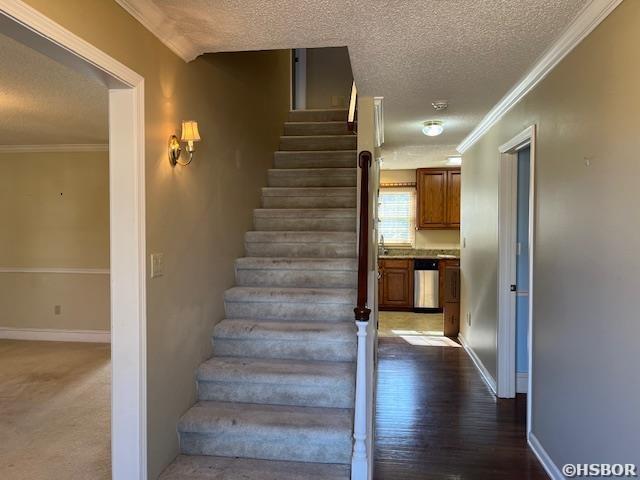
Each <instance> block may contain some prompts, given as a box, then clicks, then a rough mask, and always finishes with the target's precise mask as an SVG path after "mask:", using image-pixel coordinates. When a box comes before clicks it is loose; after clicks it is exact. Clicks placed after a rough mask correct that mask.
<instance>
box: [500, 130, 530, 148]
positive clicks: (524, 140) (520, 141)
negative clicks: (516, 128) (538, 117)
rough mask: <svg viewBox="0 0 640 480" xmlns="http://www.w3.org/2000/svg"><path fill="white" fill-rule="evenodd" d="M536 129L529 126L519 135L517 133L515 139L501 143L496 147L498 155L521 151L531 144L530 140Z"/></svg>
mask: <svg viewBox="0 0 640 480" xmlns="http://www.w3.org/2000/svg"><path fill="white" fill-rule="evenodd" d="M535 131H536V127H535V125H530V126H528V127H527V128H525V129H524V130H522V131H521V132H520V133H518V134H517V135H516V136H515V137H513V138H512V139H511V140H509V141H508V142H506V143H503V144H502V145H500V146H499V147H498V152H500V153H508V152H513V151H517V150H521V149H523V148H524V147H526V146H527V145H529V144H530V143H531V139H532V138H533V136H534V135H535Z"/></svg>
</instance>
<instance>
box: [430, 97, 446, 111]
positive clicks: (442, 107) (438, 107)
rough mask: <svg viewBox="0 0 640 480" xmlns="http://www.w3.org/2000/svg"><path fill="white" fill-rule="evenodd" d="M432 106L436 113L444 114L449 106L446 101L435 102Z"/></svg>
mask: <svg viewBox="0 0 640 480" xmlns="http://www.w3.org/2000/svg"><path fill="white" fill-rule="evenodd" d="M431 105H432V106H433V109H434V110H435V111H436V112H442V111H443V110H446V109H447V107H448V106H449V104H448V103H447V101H446V100H437V101H435V102H432V103H431Z"/></svg>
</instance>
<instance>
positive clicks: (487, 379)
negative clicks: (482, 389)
mask: <svg viewBox="0 0 640 480" xmlns="http://www.w3.org/2000/svg"><path fill="white" fill-rule="evenodd" d="M458 340H460V343H461V344H462V347H463V348H464V351H465V352H467V354H468V355H469V357H470V358H471V360H472V361H473V364H474V365H475V366H476V368H477V369H478V371H479V372H480V376H481V377H482V379H483V380H484V383H486V384H487V386H488V387H489V389H490V390H491V391H492V392H493V394H494V395H495V394H496V381H495V379H494V378H493V376H492V375H491V374H490V373H489V370H487V368H486V367H485V366H484V363H482V360H480V358H479V357H478V355H476V352H474V351H473V348H471V345H469V343H467V340H466V339H465V338H464V337H463V336H462V334H460V333H459V334H458Z"/></svg>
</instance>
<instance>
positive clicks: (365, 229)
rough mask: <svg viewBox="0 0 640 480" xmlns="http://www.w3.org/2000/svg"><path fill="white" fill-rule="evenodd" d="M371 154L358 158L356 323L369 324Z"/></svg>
mask: <svg viewBox="0 0 640 480" xmlns="http://www.w3.org/2000/svg"><path fill="white" fill-rule="evenodd" d="M371 157H372V155H371V152H369V151H367V150H364V151H362V152H360V155H359V156H358V166H359V167H360V179H361V182H360V232H359V237H358V300H357V305H356V308H354V309H353V311H354V313H355V314H356V321H359V322H367V321H369V315H370V314H371V309H370V308H367V296H368V289H369V288H368V283H369V282H368V276H369V271H368V270H369V268H368V265H369V167H371Z"/></svg>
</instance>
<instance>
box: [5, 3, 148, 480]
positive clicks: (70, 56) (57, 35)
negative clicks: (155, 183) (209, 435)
mask: <svg viewBox="0 0 640 480" xmlns="http://www.w3.org/2000/svg"><path fill="white" fill-rule="evenodd" d="M0 33H2V34H4V35H6V36H7V37H9V38H12V39H13V40H15V41H17V42H19V43H22V44H23V45H25V46H27V47H29V48H31V49H33V50H35V51H36V52H39V53H41V54H43V55H45V56H46V57H49V58H50V59H52V60H54V61H56V62H59V63H61V64H63V65H66V66H67V67H70V68H71V69H74V70H76V71H78V72H80V73H82V74H84V75H86V76H90V77H92V78H93V79H95V80H97V81H98V82H100V83H101V84H102V85H104V86H105V87H106V88H107V89H108V110H109V123H108V131H109V141H108V150H109V174H108V180H109V226H110V241H109V273H110V301H109V306H110V327H111V328H110V330H111V359H112V363H111V378H112V389H111V459H112V473H111V475H112V478H113V479H115V480H121V479H122V480H124V479H143V480H144V479H146V470H147V465H146V463H147V460H146V431H147V426H146V305H145V280H146V268H145V230H144V222H145V203H144V200H145V196H144V138H145V131H144V79H143V78H142V77H141V76H139V75H138V74H137V73H135V72H133V71H132V70H130V69H129V68H127V67H126V66H124V65H123V64H121V63H120V62H118V61H116V60H115V59H113V58H112V57H110V56H108V55H107V54H105V53H104V52H102V51H101V50H99V49H97V48H96V47H94V46H92V45H91V44H89V43H87V42H86V41H84V40H83V39H81V38H79V37H77V36H76V35H74V34H72V33H71V32H69V31H68V30H66V29H65V28H63V27H62V26H60V25H58V24H57V23H55V22H54V21H52V20H51V19H49V18H48V17H46V16H44V15H43V14H41V13H40V12H39V11H37V10H36V9H34V8H32V7H30V6H28V5H26V4H24V3H23V2H20V1H16V0H11V1H10V0H0Z"/></svg>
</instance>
